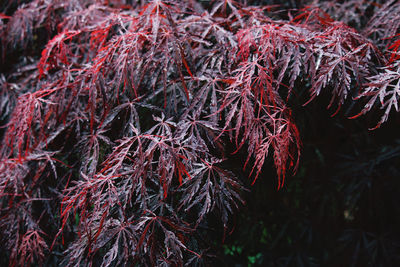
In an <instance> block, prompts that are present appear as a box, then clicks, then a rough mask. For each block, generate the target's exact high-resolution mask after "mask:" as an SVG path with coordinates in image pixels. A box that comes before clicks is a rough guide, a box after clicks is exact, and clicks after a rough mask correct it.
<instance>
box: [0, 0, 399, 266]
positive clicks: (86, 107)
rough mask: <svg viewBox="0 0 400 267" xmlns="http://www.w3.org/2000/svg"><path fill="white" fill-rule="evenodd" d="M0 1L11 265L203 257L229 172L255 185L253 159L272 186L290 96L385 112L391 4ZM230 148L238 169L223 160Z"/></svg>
mask: <svg viewBox="0 0 400 267" xmlns="http://www.w3.org/2000/svg"><path fill="white" fill-rule="evenodd" d="M268 4H272V3H268ZM0 8H1V9H0V12H1V13H0V38H1V51H2V55H1V56H2V58H1V65H2V66H1V73H0V75H1V76H0V95H1V99H0V112H1V113H0V123H1V125H0V127H1V128H0V139H1V146H0V156H1V157H0V204H1V208H0V218H1V220H0V231H1V236H2V238H3V242H2V244H1V248H2V249H3V250H5V251H6V255H7V257H8V258H7V261H8V263H9V265H11V266H14V265H21V266H23V265H27V266H30V265H35V264H47V265H49V264H64V265H68V266H78V265H89V266H121V265H128V264H129V265H130V264H138V266H147V265H150V266H182V265H189V266H192V265H193V266H195V265H202V264H207V257H208V256H210V255H209V254H210V253H209V251H207V246H206V245H205V244H204V242H202V239H201V234H200V233H199V231H203V230H204V229H206V228H207V225H208V223H207V220H208V218H209V217H210V216H211V214H215V215H216V216H217V217H218V218H220V220H221V222H222V227H224V229H228V227H229V221H230V217H231V215H232V214H234V212H235V211H236V210H237V209H238V208H239V206H240V205H241V204H243V203H244V201H243V198H242V192H243V190H246V189H245V187H244V186H243V181H244V180H245V179H251V181H252V183H253V184H254V183H255V182H256V180H257V178H258V177H259V176H260V174H261V173H262V168H263V166H264V165H265V164H264V163H265V162H266V161H268V159H269V158H271V159H272V161H273V163H274V166H275V169H276V173H277V175H276V179H277V181H278V183H277V184H278V185H277V189H280V188H282V187H283V186H284V183H285V177H286V176H287V173H288V171H290V172H296V169H297V166H298V164H299V157H300V154H301V138H300V136H301V132H299V130H298V128H297V126H296V123H295V119H296V117H299V116H301V114H297V113H296V114H294V113H293V112H292V109H293V108H292V107H293V106H295V105H298V106H299V105H303V104H308V103H310V102H311V101H317V100H315V99H317V98H318V97H319V96H320V95H330V98H331V101H330V102H329V103H327V106H328V108H331V109H332V114H333V115H335V114H336V113H338V112H341V110H342V109H341V107H343V106H346V109H350V108H351V107H353V106H354V103H360V104H357V105H356V107H360V106H361V107H362V108H361V109H359V110H357V108H353V109H352V110H351V111H349V112H351V114H352V116H354V117H357V116H359V115H362V114H365V113H367V112H369V111H371V110H372V109H374V110H375V111H378V112H379V109H382V110H383V115H381V119H380V120H378V121H376V122H374V123H373V124H372V125H366V127H374V126H375V125H376V127H379V126H380V125H381V124H382V123H384V122H385V121H386V120H387V119H388V117H389V113H390V112H391V111H392V110H395V111H398V100H399V97H400V79H399V78H400V55H399V47H400V43H399V34H400V33H399V29H400V3H398V2H397V1H388V2H387V1H386V2H385V3H384V4H380V3H376V2H372V1H358V0H351V1H344V3H339V1H337V2H336V1H326V2H324V1H314V2H309V3H303V4H302V5H301V6H298V7H297V8H296V9H285V8H286V7H285V6H275V5H266V4H264V5H263V3H262V1H239V0H237V1H234V0H215V1H172V0H171V1H164V0H154V1H128V0H127V1H123V0H120V1H116V0H114V1H100V0H54V1H50V0H32V1H21V0H11V1H8V2H6V3H3V4H0ZM338 10H339V11H338ZM304 94H308V101H305V102H301V101H300V97H299V96H300V95H304ZM228 146H229V147H233V148H234V149H233V150H232V151H230V150H229V149H226V147H228ZM239 152H240V153H245V154H246V156H245V158H244V161H243V165H242V166H241V167H242V168H243V169H245V170H246V171H247V173H248V174H249V177H248V176H245V177H238V173H235V171H234V170H230V169H229V168H227V165H226V164H225V163H224V162H225V161H226V160H229V157H230V156H231V154H232V153H233V154H235V153H239ZM250 190H251V188H250Z"/></svg>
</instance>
